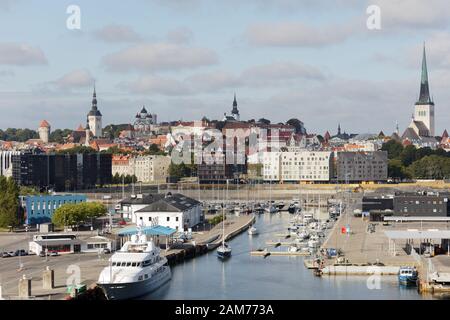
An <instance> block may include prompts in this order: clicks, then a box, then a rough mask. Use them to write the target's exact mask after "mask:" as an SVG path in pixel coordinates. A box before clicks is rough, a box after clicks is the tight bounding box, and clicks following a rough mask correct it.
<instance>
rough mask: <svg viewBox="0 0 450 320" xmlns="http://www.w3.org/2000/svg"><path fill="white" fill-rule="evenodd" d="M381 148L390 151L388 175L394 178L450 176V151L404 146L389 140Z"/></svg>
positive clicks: (442, 177) (437, 177) (440, 177)
mask: <svg viewBox="0 0 450 320" xmlns="http://www.w3.org/2000/svg"><path fill="white" fill-rule="evenodd" d="M381 150H384V151H387V153H388V159H389V164H388V175H389V177H390V178H392V179H396V180H405V179H438V180H439V179H446V178H450V152H447V151H445V150H444V149H441V148H439V149H436V150H433V149H431V148H429V147H425V148H419V149H418V148H416V147H415V146H413V145H408V146H406V147H404V146H403V145H402V144H401V143H400V142H398V141H395V140H389V141H388V142H386V143H384V144H383V146H382V148H381Z"/></svg>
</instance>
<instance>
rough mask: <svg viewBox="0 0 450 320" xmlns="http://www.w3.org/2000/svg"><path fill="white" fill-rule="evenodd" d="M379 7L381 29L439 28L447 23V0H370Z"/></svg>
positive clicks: (449, 14)
mask: <svg viewBox="0 0 450 320" xmlns="http://www.w3.org/2000/svg"><path fill="white" fill-rule="evenodd" d="M368 2H370V3H371V4H376V5H378V6H379V7H380V9H381V21H382V28H383V29H394V28H402V29H403V28H404V29H407V30H408V29H410V28H440V27H442V26H448V25H449V19H450V5H449V2H448V0H426V1H423V0H370V1H368Z"/></svg>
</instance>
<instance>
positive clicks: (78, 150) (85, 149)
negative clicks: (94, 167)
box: [58, 146, 97, 154]
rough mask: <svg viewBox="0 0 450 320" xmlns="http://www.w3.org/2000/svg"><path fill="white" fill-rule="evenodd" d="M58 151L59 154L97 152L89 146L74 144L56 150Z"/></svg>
mask: <svg viewBox="0 0 450 320" xmlns="http://www.w3.org/2000/svg"><path fill="white" fill-rule="evenodd" d="M58 153H59V154H78V153H82V154H89V153H97V151H96V150H95V149H93V148H91V147H86V146H76V147H73V148H71V149H66V150H60V151H58Z"/></svg>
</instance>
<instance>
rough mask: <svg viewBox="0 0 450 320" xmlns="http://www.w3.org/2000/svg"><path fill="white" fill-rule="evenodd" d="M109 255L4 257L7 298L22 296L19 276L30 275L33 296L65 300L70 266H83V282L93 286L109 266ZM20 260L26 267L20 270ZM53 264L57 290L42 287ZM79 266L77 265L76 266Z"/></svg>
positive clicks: (0, 276)
mask: <svg viewBox="0 0 450 320" xmlns="http://www.w3.org/2000/svg"><path fill="white" fill-rule="evenodd" d="M108 258H109V256H105V255H103V256H101V257H99V256H98V255H97V254H86V253H85V254H69V255H61V256H58V257H48V258H47V259H48V260H47V261H46V259H45V258H42V257H39V256H26V257H20V258H19V257H11V258H2V259H1V260H0V283H1V284H2V290H3V296H4V297H15V296H17V295H18V283H19V278H21V277H22V276H23V275H26V276H27V278H32V281H31V283H32V289H31V294H32V296H36V297H45V298H49V297H50V298H51V299H62V298H63V297H64V296H65V295H66V294H65V292H66V284H67V280H68V277H69V276H70V274H69V273H67V271H68V267H69V266H71V267H72V268H76V266H78V267H79V268H80V282H81V283H83V284H86V285H88V286H90V285H91V284H93V283H95V281H96V280H97V279H98V276H99V273H100V271H101V269H102V268H104V267H105V266H107V265H108V261H107V260H108ZM20 263H22V264H23V270H22V271H19V265H20ZM47 266H49V267H50V268H51V269H53V270H55V287H56V288H55V289H53V290H43V289H42V272H43V271H44V270H45V268H46V267H47ZM74 266H75V267H74Z"/></svg>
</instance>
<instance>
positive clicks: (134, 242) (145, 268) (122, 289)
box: [97, 228, 172, 300]
mask: <svg viewBox="0 0 450 320" xmlns="http://www.w3.org/2000/svg"><path fill="white" fill-rule="evenodd" d="M160 251H161V250H160V249H159V248H158V247H157V246H156V245H155V244H154V243H153V241H147V237H146V236H145V235H144V234H142V233H141V230H140V228H138V234H137V235H133V236H131V241H127V242H126V243H125V244H124V245H123V247H122V248H121V249H120V250H119V251H117V252H116V253H114V254H113V255H112V257H111V258H110V259H109V263H110V265H109V266H108V267H105V268H104V269H103V270H102V272H101V273H100V276H99V279H98V281H97V285H98V286H99V287H100V288H102V289H103V291H104V293H105V295H106V297H107V299H108V300H124V299H132V298H136V297H140V296H143V295H145V294H148V293H150V292H152V291H154V290H156V289H157V288H159V287H161V286H162V285H163V284H165V283H166V282H168V281H170V279H171V278H172V273H171V270H170V267H169V265H168V264H167V259H166V258H165V257H161V256H160Z"/></svg>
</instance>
